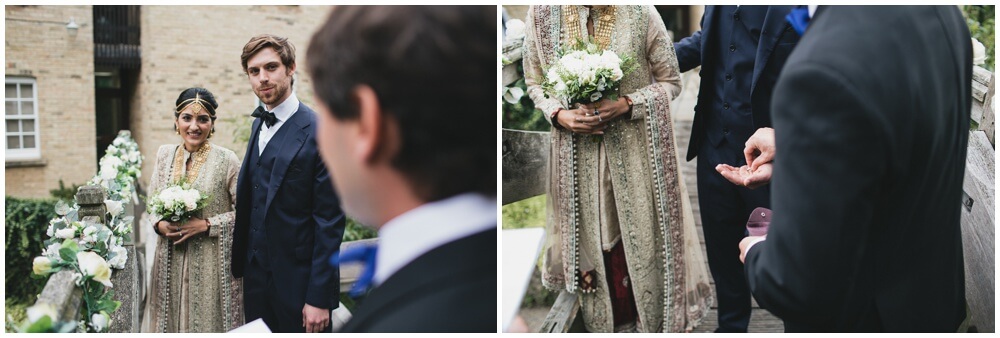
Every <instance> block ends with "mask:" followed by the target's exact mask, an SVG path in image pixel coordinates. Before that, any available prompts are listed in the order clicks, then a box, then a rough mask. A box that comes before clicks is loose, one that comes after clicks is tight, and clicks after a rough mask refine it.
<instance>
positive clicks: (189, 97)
mask: <svg viewBox="0 0 1000 338" xmlns="http://www.w3.org/2000/svg"><path fill="white" fill-rule="evenodd" d="M199 101H200V102H199ZM195 102H198V103H200V104H201V105H202V107H205V109H206V110H208V114H209V115H211V116H212V121H215V110H216V109H219V102H217V101H215V95H212V92H210V91H208V89H205V88H201V87H193V88H188V89H185V90H184V91H183V92H181V95H179V96H177V102H175V103H174V104H175V105H176V106H175V107H174V117H177V116H178V115H180V113H181V112H182V111H184V109H185V108H187V107H188V106H190V105H191V104H192V103H195Z"/></svg>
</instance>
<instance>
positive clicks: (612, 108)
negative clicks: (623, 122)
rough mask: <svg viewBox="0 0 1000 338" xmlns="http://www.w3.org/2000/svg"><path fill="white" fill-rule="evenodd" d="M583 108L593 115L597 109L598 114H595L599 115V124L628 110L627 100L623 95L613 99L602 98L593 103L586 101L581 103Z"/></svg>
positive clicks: (603, 123)
mask: <svg viewBox="0 0 1000 338" xmlns="http://www.w3.org/2000/svg"><path fill="white" fill-rule="evenodd" d="M583 108H584V109H585V110H586V111H587V112H588V115H590V116H594V111H597V112H598V114H597V115H596V116H600V119H599V121H600V122H601V124H600V125H601V126H603V125H605V124H607V123H608V121H611V120H614V119H616V118H618V117H619V116H622V115H625V113H628V112H629V106H628V100H626V99H625V97H619V98H618V99H617V100H614V101H611V100H608V99H603V100H600V101H597V102H594V103H587V104H584V105H583Z"/></svg>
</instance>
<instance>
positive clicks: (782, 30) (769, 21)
mask: <svg viewBox="0 0 1000 338" xmlns="http://www.w3.org/2000/svg"><path fill="white" fill-rule="evenodd" d="M791 10H792V6H769V7H768V8H767V14H766V15H765V16H764V28H763V31H765V32H767V34H761V36H760V43H759V45H758V46H757V55H756V57H755V58H754V63H753V82H751V84H750V93H751V95H752V94H753V91H754V89H756V88H757V79H758V78H760V74H761V73H762V72H764V68H765V67H767V60H768V59H769V58H771V52H773V51H774V46H775V45H776V44H777V43H778V40H779V39H781V36H782V35H784V34H788V33H789V32H788V30H787V29H786V27H789V24H788V21H785V16H786V15H788V13H789V12H790V11H791ZM792 34H795V33H794V32H793V33H792Z"/></svg>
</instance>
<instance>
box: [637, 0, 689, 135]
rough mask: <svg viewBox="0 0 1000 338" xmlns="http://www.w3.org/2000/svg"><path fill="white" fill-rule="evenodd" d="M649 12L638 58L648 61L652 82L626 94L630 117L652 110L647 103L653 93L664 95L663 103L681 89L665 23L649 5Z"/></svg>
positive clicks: (642, 115)
mask: <svg viewBox="0 0 1000 338" xmlns="http://www.w3.org/2000/svg"><path fill="white" fill-rule="evenodd" d="M647 9H648V10H647V12H648V14H649V24H648V25H647V27H646V50H645V51H644V52H645V53H646V54H645V60H640V61H639V62H648V63H649V72H650V73H651V75H652V77H653V83H652V84H650V85H648V86H645V87H642V88H640V89H639V90H637V91H635V92H632V93H628V94H626V95H627V96H628V97H629V98H630V99H632V103H633V105H632V115H631V117H630V119H632V120H638V119H643V118H645V116H646V114H649V113H651V112H656V110H653V111H650V107H651V104H652V103H654V102H655V101H656V100H655V99H656V98H657V97H659V96H663V95H666V101H667V104H669V102H670V101H672V100H673V99H674V98H675V97H677V95H679V94H680V93H681V74H680V73H679V72H678V71H677V56H676V54H675V53H674V44H673V43H672V42H671V40H670V36H669V35H667V27H666V26H665V25H664V24H663V19H662V18H660V15H659V14H657V12H656V10H655V9H654V8H653V6H647Z"/></svg>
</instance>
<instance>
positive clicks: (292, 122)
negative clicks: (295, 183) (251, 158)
mask: <svg viewBox="0 0 1000 338" xmlns="http://www.w3.org/2000/svg"><path fill="white" fill-rule="evenodd" d="M304 114H306V112H305V111H304V110H303V109H302V103H299V110H298V111H296V112H295V114H292V117H291V118H289V119H288V121H287V122H285V124H284V125H282V126H281V129H285V128H289V129H287V130H284V131H285V135H284V136H283V137H282V138H281V140H277V139H275V138H272V139H271V140H270V141H268V145H271V146H276V148H274V150H275V151H276V153H275V155H274V156H275V159H274V167H273V168H272V169H271V178H270V181H269V182H270V183H268V184H269V185H270V186H269V187H268V189H267V202H265V203H264V210H270V208H271V201H272V200H273V199H274V195H275V193H277V192H278V189H279V188H280V187H281V181H282V180H284V178H285V173H286V172H287V171H288V166H289V165H290V164H291V163H292V159H294V158H295V155H296V154H298V152H299V149H301V148H302V144H304V143H305V140H306V137H307V136H308V134H307V132H306V127H308V126H309V119H308V118H307V117H306V116H305V115H304ZM279 131H280V130H279ZM275 141H278V142H275ZM266 212H267V211H265V216H266Z"/></svg>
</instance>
